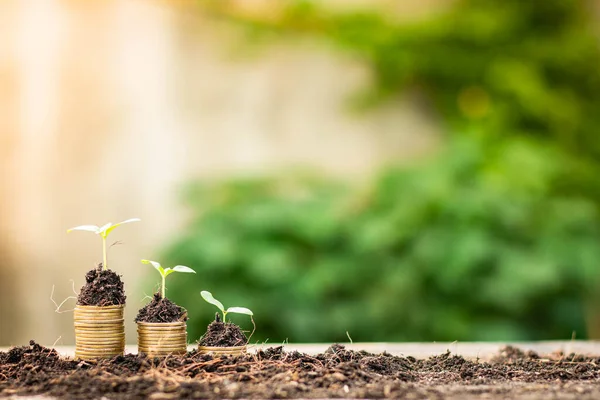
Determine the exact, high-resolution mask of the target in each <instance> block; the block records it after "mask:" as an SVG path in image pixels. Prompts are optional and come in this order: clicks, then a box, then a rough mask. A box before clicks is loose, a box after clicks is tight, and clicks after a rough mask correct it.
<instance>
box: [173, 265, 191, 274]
mask: <svg viewBox="0 0 600 400" xmlns="http://www.w3.org/2000/svg"><path fill="white" fill-rule="evenodd" d="M173 271H175V272H186V273H188V274H195V273H196V271H194V270H193V269H191V268H190V267H186V266H185V265H176V266H175V267H174V268H173Z"/></svg>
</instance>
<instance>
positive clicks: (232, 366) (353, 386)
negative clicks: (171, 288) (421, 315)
mask: <svg viewBox="0 0 600 400" xmlns="http://www.w3.org/2000/svg"><path fill="white" fill-rule="evenodd" d="M504 353H505V354H507V355H508V354H509V355H510V357H509V358H506V356H505V355H503V354H504ZM536 356H537V355H536ZM11 395H45V396H52V397H56V398H60V399H96V398H103V397H105V398H110V399H116V400H120V399H130V398H150V399H155V400H158V399H179V398H207V399H217V398H260V399H264V398H331V397H337V398H340V397H341V398H412V399H476V398H482V397H485V398H487V399H505V398H517V399H518V398H521V399H525V398H526V399H532V398H553V399H596V398H599V396H600V357H588V356H582V355H575V354H572V355H564V354H561V353H556V354H554V355H552V356H549V357H544V358H541V357H539V356H537V357H534V356H533V354H529V355H528V354H526V353H523V354H520V353H519V352H516V351H513V350H510V349H509V350H508V351H506V352H501V353H500V354H499V357H497V358H495V359H493V360H492V361H490V362H481V361H470V360H466V359H464V358H462V357H460V356H456V355H452V354H450V353H449V352H447V353H444V354H441V355H438V356H434V357H430V358H428V359H424V360H417V359H415V358H413V357H397V356H392V355H390V354H387V353H382V354H372V353H368V352H365V351H351V350H348V349H346V348H345V347H344V346H341V345H334V346H331V347H330V348H329V349H328V350H327V351H326V352H324V353H321V354H317V355H314V356H313V355H308V354H303V353H299V352H295V351H294V352H286V351H284V350H283V348H282V347H271V348H267V349H265V350H259V351H257V352H256V353H255V354H244V355H240V356H222V355H221V356H213V355H210V354H200V353H198V352H197V351H192V352H189V353H187V354H186V355H182V356H169V357H167V358H164V359H152V358H147V357H144V356H137V355H132V354H127V355H125V356H117V357H115V358H113V359H109V360H98V361H74V360H71V359H68V358H63V357H60V356H59V354H58V353H57V352H56V351H55V350H53V349H48V348H45V347H42V346H40V345H38V344H37V343H35V342H33V341H31V342H30V344H29V346H23V347H15V348H12V349H10V350H9V351H7V352H0V397H5V396H11Z"/></svg>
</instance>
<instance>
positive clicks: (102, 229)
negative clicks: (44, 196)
mask: <svg viewBox="0 0 600 400" xmlns="http://www.w3.org/2000/svg"><path fill="white" fill-rule="evenodd" d="M137 221H140V219H139V218H131V219H127V220H125V221H122V222H119V223H118V224H114V225H113V224H112V223H110V222H109V223H108V224H106V225H104V226H96V225H81V226H76V227H75V228H71V229H68V230H67V233H69V232H71V231H88V232H93V233H95V234H96V235H100V237H102V257H103V264H102V266H103V268H104V270H107V269H108V265H107V264H106V238H108V234H109V233H111V232H112V231H113V229H115V228H116V227H117V226H120V225H123V224H128V223H130V222H137Z"/></svg>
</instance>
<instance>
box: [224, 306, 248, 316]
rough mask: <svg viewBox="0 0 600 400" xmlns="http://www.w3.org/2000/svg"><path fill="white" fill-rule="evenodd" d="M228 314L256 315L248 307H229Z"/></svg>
mask: <svg viewBox="0 0 600 400" xmlns="http://www.w3.org/2000/svg"><path fill="white" fill-rule="evenodd" d="M227 313H236V314H247V315H254V314H253V313H252V311H250V309H248V308H246V307H229V308H228V309H227Z"/></svg>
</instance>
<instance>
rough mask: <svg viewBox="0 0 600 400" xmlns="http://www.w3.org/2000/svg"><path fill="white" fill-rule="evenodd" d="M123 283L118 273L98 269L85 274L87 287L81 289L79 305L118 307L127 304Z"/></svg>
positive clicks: (100, 265)
mask: <svg viewBox="0 0 600 400" xmlns="http://www.w3.org/2000/svg"><path fill="white" fill-rule="evenodd" d="M125 299H126V296H125V291H124V290H123V281H122V280H121V277H120V276H119V275H117V273H116V272H114V271H111V270H110V269H107V270H106V271H104V270H103V269H102V263H100V264H98V267H97V268H94V269H92V270H91V271H89V272H88V273H87V274H85V285H83V286H82V287H81V290H80V291H79V296H77V304H79V305H81V306H116V305H119V304H125Z"/></svg>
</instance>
